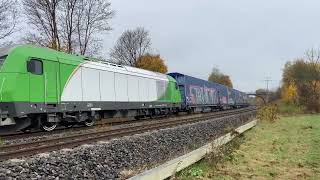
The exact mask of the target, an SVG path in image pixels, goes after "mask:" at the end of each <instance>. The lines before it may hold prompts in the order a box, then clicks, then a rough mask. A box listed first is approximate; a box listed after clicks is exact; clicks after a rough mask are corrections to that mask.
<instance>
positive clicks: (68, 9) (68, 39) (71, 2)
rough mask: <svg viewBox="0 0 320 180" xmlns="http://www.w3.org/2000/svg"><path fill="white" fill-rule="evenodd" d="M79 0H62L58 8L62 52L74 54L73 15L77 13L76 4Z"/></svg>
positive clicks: (74, 24)
mask: <svg viewBox="0 0 320 180" xmlns="http://www.w3.org/2000/svg"><path fill="white" fill-rule="evenodd" d="M78 2H79V0H63V1H62V2H61V6H59V10H60V12H61V13H59V22H62V23H60V24H61V25H60V27H59V28H60V29H61V32H62V34H61V36H62V38H63V40H64V50H65V51H66V52H68V53H73V52H74V47H73V46H74V44H75V43H76V42H75V40H74V34H75V32H76V23H75V19H76V18H75V14H76V11H77V3H78Z"/></svg>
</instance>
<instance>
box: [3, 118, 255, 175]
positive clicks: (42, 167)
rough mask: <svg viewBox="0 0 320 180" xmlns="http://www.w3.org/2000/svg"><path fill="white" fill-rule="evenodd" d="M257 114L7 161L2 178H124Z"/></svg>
mask: <svg viewBox="0 0 320 180" xmlns="http://www.w3.org/2000/svg"><path fill="white" fill-rule="evenodd" d="M254 116H255V112H246V113H243V114H240V115H234V116H229V117H222V118H218V119H214V120H207V121H203V122H198V123H195V124H187V125H182V126H179V127H174V128H169V129H163V130H158V131H153V132H148V133H144V134H140V135H134V136H131V137H124V138H120V139H114V140H111V141H109V142H100V143H97V144H95V145H90V146H81V147H78V148H75V149H73V150H70V151H69V150H61V151H56V152H52V153H50V154H48V155H41V156H39V155H37V156H33V157H31V158H27V159H25V160H23V161H12V160H11V161H4V162H2V163H1V165H0V178H10V177H11V178H17V179H26V178H35V179H55V178H66V177H68V178H72V179H83V178H90V179H91V178H94V179H116V178H120V179H125V178H127V177H130V176H132V175H134V174H136V173H139V172H141V171H143V170H145V169H149V168H152V167H154V166H156V165H159V164H161V163H164V162H165V161H168V160H170V159H172V158H175V157H178V156H181V155H183V154H185V153H187V152H189V151H191V150H194V149H196V148H198V147H201V146H203V145H205V144H207V143H208V142H210V141H212V140H213V139H215V138H217V137H219V136H221V135H223V134H224V133H226V131H229V130H231V129H234V128H236V127H239V126H240V125H242V124H245V123H247V122H248V121H250V120H252V119H253V117H254Z"/></svg>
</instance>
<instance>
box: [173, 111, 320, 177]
mask: <svg viewBox="0 0 320 180" xmlns="http://www.w3.org/2000/svg"><path fill="white" fill-rule="evenodd" d="M319 147H320V115H301V116H299V117H282V118H280V119H279V120H277V121H276V122H274V123H271V122H266V121H263V122H260V123H259V124H258V126H257V127H255V128H254V129H252V130H251V131H249V132H247V133H245V134H244V135H243V136H242V137H240V138H237V139H235V141H233V142H232V143H231V144H228V145H227V146H225V147H223V148H222V149H220V150H218V153H217V152H216V155H209V156H208V157H207V158H205V159H204V160H202V161H200V162H198V163H196V164H195V165H193V166H191V167H189V168H187V169H185V170H183V171H182V172H180V173H178V174H177V177H176V178H177V179H248V178H253V179H270V178H271V179H273V178H277V179H320V151H319ZM235 149H236V150H235ZM232 150H234V151H233V152H232ZM217 154H218V155H217ZM219 154H220V155H219Z"/></svg>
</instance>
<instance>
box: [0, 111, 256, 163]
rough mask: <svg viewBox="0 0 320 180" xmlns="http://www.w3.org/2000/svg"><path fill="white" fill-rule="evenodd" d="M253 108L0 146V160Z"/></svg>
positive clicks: (188, 122) (224, 115)
mask: <svg viewBox="0 0 320 180" xmlns="http://www.w3.org/2000/svg"><path fill="white" fill-rule="evenodd" d="M253 111H255V109H242V110H238V111H232V112H230V111H226V112H219V113H216V114H214V115H210V116H205V117H197V118H196V117H193V118H189V119H184V120H180V119H173V120H170V121H164V122H156V123H151V124H148V125H145V124H142V125H137V126H131V127H125V128H120V129H114V130H105V131H99V132H90V133H84V134H77V135H70V136H66V137H59V138H52V139H44V140H40V141H34V142H30V143H20V144H13V145H7V146H1V147H0V160H6V159H10V158H18V157H22V156H29V155H34V154H37V153H42V152H47V151H54V150H59V149H62V148H73V147H76V146H79V145H82V144H90V143H93V142H97V141H100V140H110V139H112V138H115V137H123V136H129V135H133V134H139V133H142V132H147V131H151V130H157V129H163V128H170V127H174V126H178V125H183V124H190V123H195V122H199V121H205V120H209V119H215V118H219V117H229V116H234V115H237V114H243V113H248V112H253Z"/></svg>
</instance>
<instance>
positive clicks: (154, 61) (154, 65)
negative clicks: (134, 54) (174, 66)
mask: <svg viewBox="0 0 320 180" xmlns="http://www.w3.org/2000/svg"><path fill="white" fill-rule="evenodd" d="M136 67H138V68H142V69H146V70H149V71H154V72H159V73H167V72H168V67H167V65H166V64H165V63H164V60H163V59H162V58H161V57H160V55H153V54H146V55H143V56H141V57H140V58H139V59H138V61H137V62H136Z"/></svg>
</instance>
